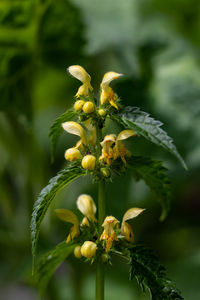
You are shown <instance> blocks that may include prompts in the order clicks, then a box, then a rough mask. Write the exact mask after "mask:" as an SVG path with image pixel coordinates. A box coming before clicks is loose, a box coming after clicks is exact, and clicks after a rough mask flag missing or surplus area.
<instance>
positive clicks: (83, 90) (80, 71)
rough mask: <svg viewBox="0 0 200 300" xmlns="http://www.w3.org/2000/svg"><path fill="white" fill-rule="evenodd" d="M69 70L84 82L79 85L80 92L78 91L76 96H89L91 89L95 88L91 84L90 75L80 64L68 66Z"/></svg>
mask: <svg viewBox="0 0 200 300" xmlns="http://www.w3.org/2000/svg"><path fill="white" fill-rule="evenodd" d="M68 72H69V73H70V74H71V75H72V76H74V77H75V78H77V79H78V80H80V81H81V82H82V83H83V85H81V86H80V87H79V89H78V92H77V93H76V97H77V98H78V97H80V96H88V92H89V90H90V91H92V90H93V88H92V86H91V84H90V81H91V77H90V75H89V74H88V73H87V72H86V71H85V69H84V68H83V67H81V66H79V65H73V66H70V67H69V68H68Z"/></svg>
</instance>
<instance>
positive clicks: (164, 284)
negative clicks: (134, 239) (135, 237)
mask: <svg viewBox="0 0 200 300" xmlns="http://www.w3.org/2000/svg"><path fill="white" fill-rule="evenodd" d="M129 250H130V266H131V268H130V279H131V280H132V279H133V278H134V277H135V278H136V279H137V281H138V283H139V284H140V286H141V288H142V290H143V291H145V288H148V290H149V291H150V293H151V299H152V300H178V299H183V298H182V297H181V295H180V292H179V291H178V290H177V288H176V287H175V285H174V284H173V282H172V281H171V280H170V279H168V278H167V275H166V270H165V268H164V267H163V266H162V265H161V264H160V263H159V261H158V259H157V257H156V256H155V254H154V253H153V251H152V250H151V249H147V248H145V247H143V246H135V247H133V248H131V249H129Z"/></svg>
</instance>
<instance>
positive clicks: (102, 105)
mask: <svg viewBox="0 0 200 300" xmlns="http://www.w3.org/2000/svg"><path fill="white" fill-rule="evenodd" d="M68 71H69V73H70V74H71V75H72V76H73V77H75V78H76V79H78V80H79V81H81V82H82V85H81V86H80V87H79V88H78V91H77V92H76V93H75V96H74V99H75V100H74V105H73V107H72V108H70V109H69V110H67V111H66V112H65V113H64V114H63V115H61V116H60V117H58V118H57V119H56V120H55V121H54V123H53V125H52V126H51V128H50V133H49V136H50V138H51V142H52V157H53V156H54V154H55V146H56V143H57V141H58V138H59V137H60V135H61V134H62V132H63V131H65V134H66V135H67V134H73V135H76V136H78V140H77V142H76V144H75V145H72V147H71V148H69V149H65V151H63V152H64V157H63V159H64V158H65V160H66V167H65V168H64V169H63V170H61V171H60V172H59V173H58V174H57V175H56V176H55V177H53V178H52V179H51V180H50V181H49V184H48V185H47V186H46V187H45V188H44V189H43V190H42V191H41V193H40V194H39V196H38V199H37V201H36V202H35V205H34V208H33V214H32V220H31V239H32V253H33V272H34V273H36V277H37V281H38V285H39V287H40V290H41V294H43V293H44V290H45V287H46V285H47V282H48V279H49V278H50V276H51V275H52V274H53V273H54V271H55V269H56V268H57V267H58V265H59V264H60V263H61V262H62V261H63V260H65V259H66V258H67V257H68V256H69V255H70V254H71V253H74V256H75V257H76V258H77V259H79V260H80V263H81V261H87V262H88V261H89V262H90V263H94V264H95V265H96V298H95V299H96V300H103V299H104V272H105V268H106V267H107V265H109V264H111V261H112V256H113V255H120V256H122V257H125V258H126V259H127V260H128V262H129V264H130V278H131V279H133V278H136V279H137V280H138V282H139V283H140V284H141V285H142V286H143V287H144V286H147V287H148V289H149V290H150V292H151V296H152V299H158V300H159V299H160V300H164V299H168V300H170V299H183V298H182V297H181V296H180V293H179V291H178V290H177V289H176V288H175V287H174V285H173V283H172V282H171V281H170V280H169V279H168V278H167V277H166V274H165V271H164V268H163V267H161V266H160V264H159V262H158V260H157V258H156V257H155V256H154V255H153V254H152V251H151V250H148V249H146V248H145V247H143V246H141V245H136V244H135V234H136V235H137V232H136V233H135V231H134V230H133V229H132V225H131V224H130V220H132V219H134V218H136V217H138V216H139V215H141V213H143V212H144V208H136V207H131V208H129V209H128V210H127V211H126V212H125V213H124V215H123V216H122V220H121V223H120V221H118V219H117V218H116V217H114V216H112V215H110V216H107V214H106V184H107V183H108V182H112V180H113V178H114V177H115V176H116V175H121V174H123V173H124V172H126V170H127V169H131V170H132V172H133V174H134V176H135V177H136V178H137V179H142V180H144V181H145V183H146V184H147V185H148V186H149V187H150V188H151V189H152V191H153V192H155V195H156V196H157V198H158V199H159V201H160V203H161V208H162V212H161V216H160V219H161V220H164V219H165V218H166V216H167V213H168V211H169V207H170V205H169V204H170V197H171V193H170V180H169V179H168V176H167V169H166V168H165V167H163V165H162V162H160V161H156V160H153V159H151V158H149V157H143V156H135V155H134V154H132V153H131V152H130V151H129V150H128V149H127V148H126V145H125V143H124V140H126V139H128V138H129V139H130V141H134V143H136V142H137V136H142V137H144V138H146V139H147V140H148V141H150V142H152V143H154V144H156V145H158V146H161V147H163V148H164V149H165V150H167V151H169V152H170V153H172V154H173V155H175V156H176V157H177V159H178V160H179V161H180V162H181V164H182V165H183V167H184V168H187V167H186V165H185V162H184V161H183V159H182V157H181V156H180V154H179V153H178V151H177V149H176V147H175V145H174V144H173V141H172V139H171V138H170V137H169V136H168V135H167V133H166V132H165V131H164V130H163V129H162V128H161V125H162V123H161V122H159V121H157V120H154V119H153V118H152V117H150V115H149V114H147V113H145V112H143V111H141V110H140V109H139V108H137V107H131V106H129V107H123V105H122V103H121V101H120V99H119V97H118V96H117V94H116V92H114V90H113V89H112V88H111V86H110V84H111V82H112V81H113V80H114V79H118V78H120V77H121V76H122V74H121V73H116V72H107V73H106V74H105V75H104V76H103V79H102V82H101V84H100V93H99V98H96V97H95V95H94V94H93V88H92V86H91V78H90V75H89V74H88V73H87V72H86V70H85V69H84V68H83V67H81V66H79V65H74V66H70V67H69V68H68ZM107 119H110V120H112V121H114V122H116V123H117V124H118V125H119V126H121V127H122V130H120V131H119V132H118V133H117V134H116V133H113V132H110V134H108V135H104V128H105V126H106V124H107V123H106V120H107ZM133 137H134V139H133ZM87 175H90V176H91V177H92V179H93V183H94V184H96V185H97V188H98V200H97V202H96V203H97V204H96V203H95V201H94V200H93V199H92V197H91V196H89V195H86V194H82V195H80V196H79V197H78V199H77V208H78V209H79V211H80V212H81V213H82V215H83V218H82V220H79V218H78V217H77V215H76V214H75V213H74V212H72V211H70V210H68V209H62V208H59V209H57V210H56V214H57V216H58V217H59V218H60V219H61V220H62V221H64V222H67V223H71V224H72V227H71V228H70V230H69V232H67V233H66V238H65V241H63V242H61V243H60V244H59V245H57V246H56V248H55V249H53V250H52V251H50V253H48V254H46V255H45V256H44V258H43V259H42V260H41V261H39V262H38V263H36V262H35V254H36V244H37V240H38V235H39V229H40V225H41V222H42V220H43V218H44V216H45V214H46V212H47V210H48V208H49V206H50V204H51V202H52V201H53V199H54V198H55V195H56V194H57V193H58V192H59V191H60V190H61V189H62V188H64V187H65V186H66V185H67V184H69V183H70V182H71V181H73V180H74V179H76V178H78V177H80V176H87ZM147 213H148V212H147ZM142 218H143V216H140V219H141V221H142Z"/></svg>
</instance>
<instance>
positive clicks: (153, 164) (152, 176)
mask: <svg viewBox="0 0 200 300" xmlns="http://www.w3.org/2000/svg"><path fill="white" fill-rule="evenodd" d="M128 166H130V167H131V168H133V174H134V176H135V177H136V179H137V180H139V179H143V180H144V181H145V183H146V184H147V185H148V186H149V187H150V189H151V190H152V191H153V192H154V193H155V194H156V195H157V197H158V199H159V202H160V204H161V207H162V214H161V216H160V220H164V219H165V218H166V216H167V213H168V211H169V209H170V200H171V182H170V180H169V178H168V176H167V168H165V167H164V166H163V165H162V162H161V161H159V160H154V159H151V158H149V157H142V156H132V157H131V158H130V159H129V160H128Z"/></svg>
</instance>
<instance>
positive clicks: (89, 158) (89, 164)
mask: <svg viewBox="0 0 200 300" xmlns="http://www.w3.org/2000/svg"><path fill="white" fill-rule="evenodd" d="M95 163H96V157H95V156H94V155H91V154H88V155H86V156H84V157H83V159H82V162H81V165H82V167H83V168H84V169H86V170H91V171H92V170H94V168H95Z"/></svg>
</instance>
